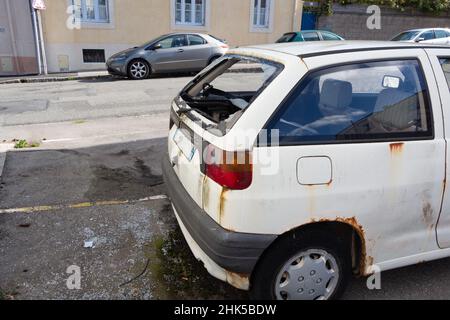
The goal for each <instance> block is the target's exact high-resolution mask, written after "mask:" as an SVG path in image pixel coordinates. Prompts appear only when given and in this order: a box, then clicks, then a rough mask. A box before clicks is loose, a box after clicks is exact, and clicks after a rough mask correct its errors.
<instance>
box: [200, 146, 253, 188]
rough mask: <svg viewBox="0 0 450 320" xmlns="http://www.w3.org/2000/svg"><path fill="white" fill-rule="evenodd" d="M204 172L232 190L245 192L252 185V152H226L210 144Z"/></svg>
mask: <svg viewBox="0 0 450 320" xmlns="http://www.w3.org/2000/svg"><path fill="white" fill-rule="evenodd" d="M204 170H205V174H206V176H208V177H209V178H210V179H212V180H214V181H215V182H217V183H218V184H220V185H221V186H223V187H225V188H228V189H231V190H244V189H247V188H248V187H250V185H251V184H252V179H253V164H252V161H251V153H250V151H242V152H237V151H234V152H230V151H224V150H221V149H219V148H217V147H216V146H213V145H211V144H210V145H208V146H207V149H206V156H205V166H204Z"/></svg>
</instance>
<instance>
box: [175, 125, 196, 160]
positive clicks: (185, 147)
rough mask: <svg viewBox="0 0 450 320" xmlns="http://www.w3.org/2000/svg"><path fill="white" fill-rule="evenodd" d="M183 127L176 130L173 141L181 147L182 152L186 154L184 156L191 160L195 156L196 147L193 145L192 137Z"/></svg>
mask: <svg viewBox="0 0 450 320" xmlns="http://www.w3.org/2000/svg"><path fill="white" fill-rule="evenodd" d="M181 130H182V129H178V130H177V131H175V134H174V135H173V142H175V144H176V145H177V146H178V148H180V150H181V152H182V153H183V154H184V156H185V157H186V158H187V159H188V160H189V161H191V160H192V158H193V157H194V154H195V151H196V148H195V147H194V146H193V145H192V143H191V141H190V139H188V138H187V137H186V136H185V135H184V134H183V132H182V131H181Z"/></svg>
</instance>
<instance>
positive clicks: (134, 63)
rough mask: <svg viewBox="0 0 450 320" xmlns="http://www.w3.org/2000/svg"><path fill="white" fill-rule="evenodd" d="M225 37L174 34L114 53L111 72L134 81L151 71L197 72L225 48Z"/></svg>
mask: <svg viewBox="0 0 450 320" xmlns="http://www.w3.org/2000/svg"><path fill="white" fill-rule="evenodd" d="M228 48H229V47H228V45H227V44H226V43H225V41H224V40H219V39H218V38H215V37H213V36H211V35H207V34H202V33H174V34H168V35H163V36H161V37H158V38H156V39H154V40H152V41H150V42H148V43H145V44H143V45H142V46H139V47H136V48H132V49H128V50H125V51H122V52H119V53H117V54H115V55H113V56H112V57H111V58H109V59H108V61H107V62H106V66H107V68H108V71H109V73H110V74H113V75H119V76H127V77H129V78H131V79H134V80H141V79H145V78H148V77H149V76H150V74H152V73H171V72H191V71H200V70H202V69H203V68H205V67H206V66H207V65H208V64H210V63H211V62H212V61H214V60H215V59H217V58H219V57H221V56H222V55H224V54H225V53H226V51H227V50H228Z"/></svg>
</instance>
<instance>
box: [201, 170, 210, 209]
mask: <svg viewBox="0 0 450 320" xmlns="http://www.w3.org/2000/svg"><path fill="white" fill-rule="evenodd" d="M200 182H201V183H202V189H201V190H202V202H203V208H204V209H207V208H208V207H209V194H210V192H209V190H210V188H209V180H208V176H206V175H205V176H204V177H203V179H201V178H200Z"/></svg>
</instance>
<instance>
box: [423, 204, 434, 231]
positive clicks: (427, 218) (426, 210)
mask: <svg viewBox="0 0 450 320" xmlns="http://www.w3.org/2000/svg"><path fill="white" fill-rule="evenodd" d="M433 213H434V212H433V208H432V207H431V204H430V203H429V202H425V203H424V204H423V208H422V218H423V222H424V223H425V224H426V225H427V226H429V229H430V230H433V229H434V221H433Z"/></svg>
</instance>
